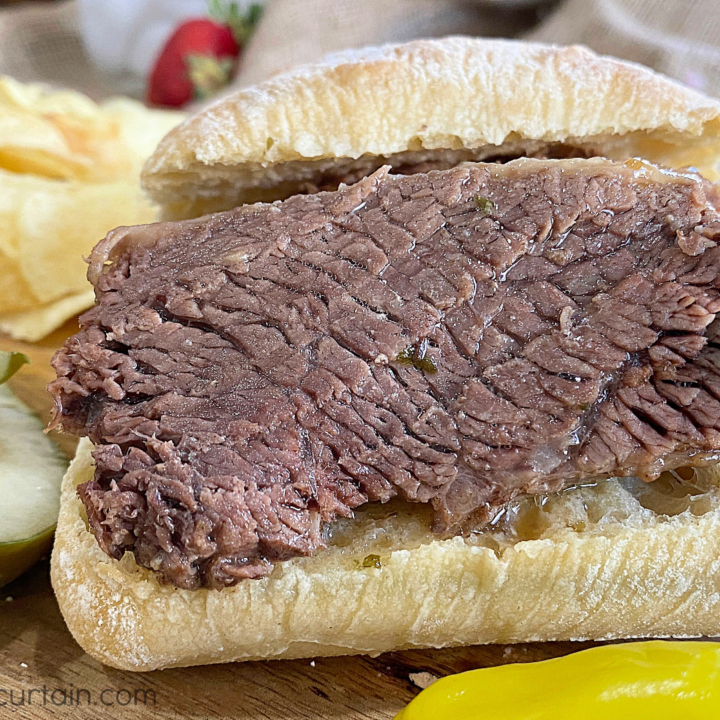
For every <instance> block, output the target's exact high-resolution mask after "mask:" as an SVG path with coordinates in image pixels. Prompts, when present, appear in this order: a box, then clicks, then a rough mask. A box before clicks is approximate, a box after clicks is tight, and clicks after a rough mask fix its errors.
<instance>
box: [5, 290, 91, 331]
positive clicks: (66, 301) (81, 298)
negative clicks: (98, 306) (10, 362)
mask: <svg viewBox="0 0 720 720" xmlns="http://www.w3.org/2000/svg"><path fill="white" fill-rule="evenodd" d="M94 302H95V291H94V290H92V289H88V290H85V291H84V292H82V293H78V294H77V295H69V296H68V297H66V298H62V299H61V300H56V301H55V302H52V303H50V304H49V305H44V306H42V307H38V308H34V309H33V310H26V311H25V312H19V313H11V314H7V315H0V331H2V332H4V333H7V334H8V335H10V336H11V337H13V338H15V339H16V340H25V341H26V342H37V341H38V340H42V338H44V337H45V336H46V335H49V334H50V333H51V332H52V331H53V330H55V328H58V327H60V326H61V325H62V324H64V323H65V322H66V321H67V320H69V319H70V318H71V317H74V316H75V315H77V314H78V313H80V312H82V311H83V310H86V309H87V308H89V307H91V306H92V304H93V303H94Z"/></svg>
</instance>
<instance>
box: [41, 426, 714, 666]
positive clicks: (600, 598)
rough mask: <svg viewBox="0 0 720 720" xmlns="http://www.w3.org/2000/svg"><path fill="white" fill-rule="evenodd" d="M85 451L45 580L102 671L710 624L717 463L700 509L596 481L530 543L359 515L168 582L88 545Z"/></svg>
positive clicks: (660, 631) (565, 502)
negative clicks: (300, 548) (480, 540)
mask: <svg viewBox="0 0 720 720" xmlns="http://www.w3.org/2000/svg"><path fill="white" fill-rule="evenodd" d="M91 449H92V446H91V444H90V442H89V441H88V440H86V439H84V440H82V441H81V443H80V446H79V448H78V454H77V456H76V458H75V460H74V462H73V463H72V465H71V466H70V469H69V470H68V473H67V475H66V477H65V480H64V483H63V490H62V506H61V511H60V519H59V523H58V528H57V535H56V539H55V547H54V550H53V555H52V583H53V587H54V589H55V593H56V595H57V598H58V601H59V603H60V608H61V610H62V613H63V616H64V617H65V620H66V622H67V624H68V627H69V628H70V630H71V632H72V634H73V635H74V637H75V639H76V640H77V641H78V642H79V643H80V645H81V646H82V647H83V648H84V649H85V650H86V651H87V652H88V653H89V654H91V655H92V656H93V657H95V658H97V659H98V660H100V661H101V662H103V663H105V664H107V665H111V666H113V667H116V668H121V669H125V670H135V671H146V670H154V669H158V668H165V667H178V666H188V665H198V664H206V663H220V662H230V661H236V660H255V659H267V658H297V657H313V656H323V655H343V654H355V653H366V654H372V655H376V654H379V653H381V652H385V651H389V650H397V649H405V648H415V647H443V646H452V645H470V644H477V643H495V642H499V643H511V642H528V641H547V640H587V639H610V638H627V637H663V636H674V637H696V636H700V635H717V634H720V592H719V590H720V562H719V561H718V556H717V548H718V546H720V490H718V487H717V468H712V469H710V470H708V471H706V472H710V473H712V474H713V477H714V478H715V480H714V481H713V483H714V484H713V487H712V488H711V490H710V491H709V492H708V494H707V496H706V498H707V503H706V506H705V511H704V512H702V513H701V514H695V513H697V512H698V510H697V508H696V509H695V510H693V511H691V510H686V511H685V512H682V513H680V514H678V515H674V516H667V515H666V516H662V515H656V514H654V513H652V512H651V511H649V510H647V509H645V508H643V507H642V505H640V504H639V503H637V501H636V500H632V499H630V500H629V499H628V498H627V497H625V496H624V495H623V494H622V493H620V492H619V491H618V490H617V487H619V486H617V487H615V486H613V484H612V483H613V482H614V481H607V482H606V483H600V484H598V485H597V486H596V487H593V488H582V489H578V490H577V491H573V492H574V493H580V495H577V497H575V498H573V495H572V493H570V494H568V495H566V496H565V497H564V498H559V499H557V500H556V507H555V508H554V509H553V513H555V515H556V516H557V517H558V518H560V522H559V524H558V527H557V528H556V529H555V530H554V531H552V532H551V533H548V532H544V533H539V539H534V540H520V541H516V542H507V543H503V542H500V541H498V540H497V538H499V536H496V539H495V540H493V542H487V543H486V544H484V545H483V544H477V543H475V542H474V541H473V539H472V538H459V537H456V538H453V539H450V540H437V539H434V538H432V537H428V536H426V535H423V534H422V533H420V535H417V528H418V527H420V526H421V525H422V522H419V521H417V520H416V519H414V518H413V517H412V516H409V519H408V518H403V519H402V525H399V526H398V527H402V528H403V531H398V532H399V534H398V536H397V537H395V538H394V540H393V539H392V538H390V539H388V538H385V540H383V539H382V535H383V533H382V532H378V531H377V529H378V527H382V528H384V529H385V530H387V529H388V525H387V520H383V521H382V523H381V525H379V526H378V525H372V523H371V521H370V520H369V519H367V518H365V519H363V518H360V519H358V520H356V521H348V522H349V523H353V522H354V523H356V524H359V526H362V525H363V524H364V525H365V526H366V527H365V530H367V532H366V535H365V536H364V539H362V541H360V540H358V539H357V537H356V539H355V540H354V541H352V542H347V539H346V541H343V542H341V543H339V544H338V545H337V546H335V547H331V548H329V549H328V550H327V551H322V552H320V553H318V554H317V555H316V556H315V557H311V558H299V559H295V560H291V561H288V562H286V563H281V564H280V565H279V566H278V567H276V568H275V570H274V572H273V573H272V575H270V576H269V577H267V578H263V579H260V580H248V581H244V582H241V583H240V584H239V585H237V586H236V587H233V588H227V589H224V590H220V591H218V590H207V589H202V590H181V589H178V588H176V587H172V586H168V585H160V584H159V583H158V582H157V580H156V578H155V577H154V576H153V574H152V573H151V572H149V571H147V570H144V569H142V568H139V567H138V566H137V565H136V564H135V562H134V560H133V559H132V556H131V555H130V554H127V555H126V556H125V557H124V558H123V559H122V560H121V561H116V560H113V559H111V558H109V557H107V556H106V555H105V554H104V553H103V552H102V551H101V550H100V548H99V547H98V545H97V543H96V541H95V538H94V537H93V536H92V534H91V533H90V532H89V531H88V529H87V526H86V523H85V518H84V510H83V507H82V503H81V502H80V500H79V498H78V497H77V494H76V492H75V487H76V486H77V484H78V483H79V482H83V481H85V480H87V479H89V477H91V476H92V472H93V467H92V458H91V455H90V453H91ZM574 502H577V503H580V504H582V505H584V506H585V507H588V506H592V507H594V508H595V509H594V510H592V513H595V514H597V513H599V512H600V511H599V510H598V509H597V508H600V507H602V508H603V510H602V516H603V517H602V518H600V519H598V518H597V517H595V518H594V519H592V522H590V520H588V523H587V526H586V527H585V528H575V529H572V528H571V527H567V526H565V527H561V526H563V525H567V523H570V524H577V523H576V522H575V521H573V520H571V519H570V518H571V516H572V513H570V514H569V515H568V512H569V508H570V506H571V505H572V503H574ZM633 503H634V504H633ZM618 518H620V519H618ZM371 525H372V527H370V526H371ZM348 527H352V525H348ZM413 527H414V529H413ZM408 528H410V529H408ZM406 531H407V534H405V535H404V536H402V537H400V535H402V533H403V532H406ZM359 532H360V535H362V529H361V530H360V531H359ZM413 533H415V535H414V534H413ZM378 538H380V539H378ZM418 538H420V539H418ZM390 541H392V542H391V544H390V545H388V544H387V543H388V542H390ZM388 547H394V548H395V549H391V550H388ZM368 557H370V558H371V559H370V562H368V561H367V558H368ZM363 558H365V562H363V561H362V560H363ZM376 565H379V566H380V567H376ZM380 609H382V610H380Z"/></svg>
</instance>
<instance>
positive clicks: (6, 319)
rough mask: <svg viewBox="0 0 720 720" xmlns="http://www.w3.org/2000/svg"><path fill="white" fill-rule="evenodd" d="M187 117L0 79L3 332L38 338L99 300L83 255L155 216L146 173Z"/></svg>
mask: <svg viewBox="0 0 720 720" xmlns="http://www.w3.org/2000/svg"><path fill="white" fill-rule="evenodd" d="M182 117H183V116H182V114H181V113H177V112H168V111H164V110H149V109H147V108H145V107H144V106H143V105H142V104H141V103H138V102H136V101H134V100H129V99H127V98H117V99H113V100H108V101H106V102H103V103H101V104H97V103H95V102H93V101H92V100H90V98H88V97H86V96H84V95H81V94H80V93H77V92H74V91H69V90H60V91H58V90H50V89H48V88H47V87H45V86H42V85H34V84H33V85H23V84H21V83H19V82H17V81H15V80H13V79H11V78H8V77H0V331H2V332H5V333H8V334H10V335H11V336H13V337H15V338H17V339H21V340H29V341H36V340H39V339H40V338H42V337H44V336H45V335H47V334H48V333H50V332H52V330H54V329H55V328H57V327H59V326H60V325H62V324H63V323H64V322H65V321H66V320H67V319H68V318H70V317H72V316H73V315H75V314H77V313H78V312H80V311H82V310H84V309H85V308H87V307H89V306H90V305H92V304H93V292H92V289H91V288H90V285H89V284H88V281H87V279H86V277H85V274H86V271H87V265H86V263H85V261H84V259H83V257H84V256H85V257H86V256H87V255H88V254H89V253H90V250H91V249H92V247H93V246H94V245H95V243H97V242H98V241H99V240H100V239H102V238H103V237H104V236H105V234H106V233H107V232H108V231H109V230H111V229H113V228H114V227H117V226H118V225H136V224H139V223H146V222H152V221H154V220H155V219H156V218H157V210H156V208H155V207H153V205H152V204H151V203H150V201H149V200H148V199H147V198H146V197H145V195H144V194H143V192H142V190H141V188H140V181H139V176H140V169H141V168H142V165H143V163H144V162H145V160H146V158H148V157H149V156H150V154H151V153H152V152H153V150H154V149H155V146H156V145H157V143H158V142H159V140H160V139H161V138H162V137H163V136H164V135H165V134H166V133H167V132H168V130H170V129H171V128H172V127H173V126H174V125H176V124H177V123H178V122H179V121H180V120H181V119H182Z"/></svg>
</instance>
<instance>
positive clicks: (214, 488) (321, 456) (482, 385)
mask: <svg viewBox="0 0 720 720" xmlns="http://www.w3.org/2000/svg"><path fill="white" fill-rule="evenodd" d="M718 236H720V222H719V220H718V216H717V214H716V212H715V210H714V208H713V207H712V206H711V205H710V204H709V203H708V201H707V199H706V195H705V190H704V185H703V183H701V182H699V181H697V180H695V179H692V178H690V177H683V176H678V175H670V174H662V173H660V172H659V171H657V170H655V169H647V168H646V169H644V170H639V171H634V170H633V169H631V168H629V167H626V166H622V165H614V164H612V163H609V162H607V161H600V160H569V161H567V160H566V161H539V160H521V161H517V162H512V163H509V164H507V165H504V166H497V165H481V164H476V165H465V166H460V167H457V168H454V169H451V170H444V171H436V172H430V173H427V174H416V175H412V176H406V177H400V176H387V175H386V174H385V172H384V171H379V172H378V173H376V174H375V175H373V176H371V177H369V178H366V179H364V180H363V181H361V182H360V183H358V184H357V185H354V186H352V187H349V188H342V189H341V190H339V191H337V192H328V193H320V194H318V195H313V196H296V197H292V198H290V199H288V200H286V201H284V202H281V203H276V204H274V205H257V206H249V207H244V208H240V209H236V210H233V211H230V212H226V213H222V214H218V215H214V216H209V217H206V218H201V219H199V220H193V221H187V222H184V223H181V224H164V225H163V224H160V225H152V226H146V227H140V228H131V229H129V230H119V231H115V232H114V233H111V235H110V236H109V237H108V238H107V239H106V240H105V241H103V242H102V243H101V244H100V245H99V246H98V247H97V248H96V250H95V251H94V254H93V258H92V260H91V270H90V277H91V279H93V280H94V283H95V285H96V288H97V295H98V305H97V307H95V308H94V309H92V310H90V311H89V312H88V313H86V314H85V315H84V316H83V317H82V318H81V330H80V332H79V333H78V334H77V335H75V336H74V337H72V338H71V339H70V340H68V342H67V344H66V346H65V347H64V348H63V349H62V350H60V351H59V352H58V354H57V355H56V357H55V359H54V366H55V368H56V370H57V372H58V380H56V381H55V382H54V383H53V384H52V386H51V390H52V392H53V393H54V395H55V399H56V402H57V414H56V419H55V422H56V424H58V425H61V426H62V428H64V429H65V430H66V431H69V432H74V433H76V434H86V435H88V436H89V437H90V438H91V439H92V441H93V442H94V443H96V445H97V446H98V447H97V450H96V452H95V460H96V463H97V469H96V473H95V479H94V480H93V481H92V482H89V483H87V484H85V485H84V486H82V487H81V488H80V489H79V492H80V496H81V497H82V499H83V501H84V503H85V506H86V507H87V511H88V517H89V522H90V526H91V527H92V530H93V531H94V533H95V535H96V536H97V539H98V541H99V543H100V545H101V546H102V548H103V549H104V550H105V552H107V553H108V554H110V555H111V556H113V557H116V558H119V557H120V556H121V555H122V554H123V553H124V552H125V551H126V550H130V551H132V552H134V554H135V557H136V559H137V561H138V562H139V563H140V564H141V565H143V566H145V567H148V568H152V569H153V570H155V571H157V572H158V573H159V574H160V575H161V577H162V578H163V579H164V580H166V581H170V582H172V583H175V584H176V585H178V586H180V587H185V588H194V587H198V586H202V585H205V586H210V587H222V586H226V585H232V584H234V583H236V582H238V581H239V580H240V579H242V578H252V577H259V576H262V575H265V574H267V573H268V572H270V570H271V569H272V563H273V562H275V561H280V560H284V559H288V558H291V557H293V556H297V555H305V554H309V553H312V552H313V551H315V550H317V549H318V548H320V547H322V546H323V528H324V523H327V522H330V521H332V520H333V519H334V518H336V517H337V516H349V515H351V513H352V508H355V507H357V506H359V505H361V504H363V503H365V502H368V501H386V500H388V499H390V498H392V497H394V496H397V495H399V496H400V497H402V498H405V499H407V500H409V501H415V502H423V503H427V502H430V503H432V504H433V506H434V508H435V513H436V524H437V527H438V529H440V530H442V531H449V532H457V531H459V530H460V529H461V528H463V527H467V526H469V525H470V524H473V523H474V524H477V523H482V522H486V521H488V520H489V519H491V518H492V517H493V516H494V515H496V514H497V513H498V512H499V510H500V509H501V508H502V506H503V504H505V503H507V502H508V501H509V500H510V499H512V498H513V497H515V496H516V495H518V494H523V493H547V492H554V491H558V490H561V489H562V488H564V487H567V486H568V485H571V484H574V483H577V482H578V481H581V480H583V479H585V478H596V477H604V476H612V475H634V474H640V475H643V476H645V477H646V478H647V479H651V478H653V477H655V476H657V475H658V474H659V473H660V472H661V470H663V469H664V468H668V467H676V466H678V465H680V464H682V463H688V462H694V463H698V464H700V463H703V462H706V461H708V460H709V459H713V458H717V457H718V451H720V433H719V431H720V402H719V401H718V398H720V374H719V373H720V354H719V352H718V347H720V346H718V345H716V344H714V343H713V342H712V340H713V338H714V337H715V334H714V332H713V330H712V328H711V329H710V330H708V327H709V325H710V323H711V322H712V321H713V320H714V318H715V313H716V312H717V311H718V310H719V309H720V293H719V292H718V288H719V287H720V280H719V279H718V272H719V271H720V248H718V247H717V246H716V243H715V239H717V237H718ZM108 258H109V259H108ZM719 324H720V323H719ZM708 336H710V337H709V338H708ZM708 340H710V342H708ZM408 348H410V350H409V351H408ZM423 353H424V354H425V363H424V366H425V370H422V369H416V368H415V367H413V366H412V365H409V364H403V363H401V362H398V355H403V354H404V355H406V356H407V355H413V354H414V355H415V357H421V356H422V355H423ZM433 365H434V366H435V368H436V369H437V372H435V373H433V372H431V370H432V369H433Z"/></svg>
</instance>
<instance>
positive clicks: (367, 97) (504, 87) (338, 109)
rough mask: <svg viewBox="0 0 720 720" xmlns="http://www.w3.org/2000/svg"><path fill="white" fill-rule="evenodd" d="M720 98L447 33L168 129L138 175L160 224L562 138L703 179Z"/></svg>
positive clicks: (321, 66)
mask: <svg viewBox="0 0 720 720" xmlns="http://www.w3.org/2000/svg"><path fill="white" fill-rule="evenodd" d="M719 135H720V103H718V102H717V101H716V100H713V99H710V98H708V97H706V96H704V95H702V94H701V93H698V92H696V91H693V90H691V89H689V88H687V87H684V86H682V85H680V84H678V83H676V82H674V81H672V80H670V79H668V78H666V77H664V76H662V75H659V74H657V73H654V72H652V71H651V70H649V69H647V68H644V67H642V66H640V65H635V64H632V63H628V62H624V61H620V60H615V59H612V58H608V57H603V56H599V55H596V54H595V53H593V52H591V51H590V50H587V49H585V48H582V47H556V46H550V45H541V44H536V43H527V42H520V41H511V40H488V39H477V38H463V37H452V38H445V39H442V40H419V41H415V42H410V43H407V44H404V45H389V46H384V47H380V48H366V49H364V50H354V51H347V52H344V53H340V54H337V55H332V56H330V57H328V58H326V59H325V60H323V61H322V62H320V63H317V64H314V65H309V66H304V67H300V68H298V69H297V70H294V71H292V72H290V73H288V74H284V75H281V76H277V77H276V78H273V79H270V80H268V81H266V82H264V83H261V84H260V85H257V86H255V87H250V88H246V89H242V90H240V91H237V92H234V93H233V94H231V95H229V96H227V97H225V98H223V99H221V100H218V101H216V102H215V103H213V104H211V105H210V106H208V107H207V108H205V109H204V110H203V111H201V112H200V113H198V114H196V115H195V116H193V117H191V118H189V119H188V120H186V121H185V122H184V123H182V124H181V125H180V126H178V127H177V128H175V129H174V130H172V131H171V132H170V133H169V134H168V135H167V136H166V137H165V139H164V140H163V141H162V142H161V143H160V145H159V146H158V148H157V150H156V152H155V154H154V155H153V156H152V157H151V158H150V159H149V160H148V162H147V164H146V166H145V170H144V173H143V181H144V184H145V187H146V189H147V190H148V192H149V193H150V194H151V195H152V196H153V198H154V199H155V200H156V201H158V202H160V203H162V204H164V205H165V206H166V216H169V217H179V216H191V215H197V214H200V213H202V212H205V211H207V210H217V209H223V208H227V207H231V206H234V205H237V204H240V203H243V202H248V201H257V200H273V199H276V198H277V197H283V196H287V195H288V194H291V193H293V192H297V191H298V188H299V187H300V186H301V185H302V183H303V182H308V181H311V180H312V179H313V178H315V177H317V176H318V175H323V174H325V175H327V174H328V173H330V174H333V173H334V174H336V175H337V174H340V175H342V174H343V172H345V171H346V170H347V169H348V168H350V169H352V168H353V167H356V166H357V165H358V162H360V163H361V164H362V163H365V164H367V165H368V173H369V172H372V170H374V169H375V168H377V167H379V166H380V165H382V164H384V163H385V162H386V161H388V160H389V161H390V164H393V158H394V156H398V155H399V156H400V158H403V161H406V160H408V159H409V160H412V158H413V157H420V158H423V157H426V156H427V155H428V153H429V155H430V157H432V156H433V154H437V153H438V152H443V151H447V150H453V151H459V150H468V149H470V150H473V151H474V156H473V159H483V158H484V157H487V156H491V155H492V154H493V153H498V152H510V153H517V154H520V155H523V154H526V153H527V152H528V150H530V151H532V149H533V148H534V147H537V146H538V144H540V145H542V143H566V144H569V145H571V146H573V147H575V146H577V147H579V148H581V149H584V150H585V151H587V152H589V153H594V154H604V155H607V156H608V157H611V158H614V159H625V158H627V157H633V156H642V157H644V158H645V159H646V160H650V161H652V162H656V163H660V164H664V165H666V166H668V167H671V168H678V167H683V166H687V165H694V166H697V167H698V168H699V169H700V170H701V171H702V172H703V173H704V174H705V175H706V177H709V178H710V179H714V177H715V171H714V166H715V164H716V163H717V161H718V158H719V157H720V137H719Z"/></svg>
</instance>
